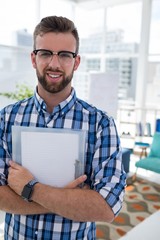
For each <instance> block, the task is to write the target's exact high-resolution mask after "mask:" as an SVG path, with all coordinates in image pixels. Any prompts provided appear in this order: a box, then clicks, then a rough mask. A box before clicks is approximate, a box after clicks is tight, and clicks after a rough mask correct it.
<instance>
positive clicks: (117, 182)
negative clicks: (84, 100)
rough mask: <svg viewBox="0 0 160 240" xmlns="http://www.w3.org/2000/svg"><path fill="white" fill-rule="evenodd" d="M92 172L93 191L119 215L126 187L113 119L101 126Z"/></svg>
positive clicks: (118, 141) (105, 120)
mask: <svg viewBox="0 0 160 240" xmlns="http://www.w3.org/2000/svg"><path fill="white" fill-rule="evenodd" d="M93 169H94V170H93V172H92V183H93V189H94V190H95V191H97V192H99V193H100V194H101V195H102V197H103V198H104V199H105V200H106V202H107V203H108V204H109V206H110V207H111V209H112V210H113V212H114V214H115V216H116V215H117V214H118V213H119V211H120V209H121V207H122V203H123V198H124V193H125V186H126V174H125V172H124V170H123V165H122V152H121V146H120V139H119V136H118V133H117V129H116V125H115V122H114V120H113V119H112V118H108V119H104V120H103V121H102V123H101V125H100V126H99V130H98V133H97V141H96V151H95V154H94V161H93Z"/></svg>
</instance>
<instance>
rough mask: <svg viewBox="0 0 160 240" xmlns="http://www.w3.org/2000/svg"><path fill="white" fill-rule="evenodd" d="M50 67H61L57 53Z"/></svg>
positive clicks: (53, 56)
mask: <svg viewBox="0 0 160 240" xmlns="http://www.w3.org/2000/svg"><path fill="white" fill-rule="evenodd" d="M49 65H52V66H53V65H54V66H60V62H59V58H58V55H57V54H56V53H54V54H53V55H52V58H51V61H50V62H49Z"/></svg>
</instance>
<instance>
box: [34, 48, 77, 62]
mask: <svg viewBox="0 0 160 240" xmlns="http://www.w3.org/2000/svg"><path fill="white" fill-rule="evenodd" d="M33 53H34V54H35V55H37V56H38V57H39V59H41V61H43V62H45V63H46V64H49V63H50V62H51V61H52V59H53V56H54V55H57V57H58V60H59V63H60V64H62V65H64V64H65V65H69V64H71V63H72V61H73V58H75V57H76V56H77V53H73V52H70V51H59V52H55V51H51V50H46V49H36V50H34V51H33Z"/></svg>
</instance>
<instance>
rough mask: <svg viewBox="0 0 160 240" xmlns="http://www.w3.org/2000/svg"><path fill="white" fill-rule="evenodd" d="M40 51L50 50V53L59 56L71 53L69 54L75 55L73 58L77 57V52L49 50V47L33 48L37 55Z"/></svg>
mask: <svg viewBox="0 0 160 240" xmlns="http://www.w3.org/2000/svg"><path fill="white" fill-rule="evenodd" d="M40 51H46V52H49V53H50V54H51V55H53V56H54V55H58V56H59V54H61V53H69V54H72V55H73V58H75V57H77V53H74V52H70V51H65V50H63V51H59V52H56V51H51V50H48V49H35V50H33V53H34V54H35V55H37V53H38V52H40Z"/></svg>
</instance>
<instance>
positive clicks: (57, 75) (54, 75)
mask: <svg viewBox="0 0 160 240" xmlns="http://www.w3.org/2000/svg"><path fill="white" fill-rule="evenodd" d="M48 76H49V77H51V78H59V77H61V75H60V74H48Z"/></svg>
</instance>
